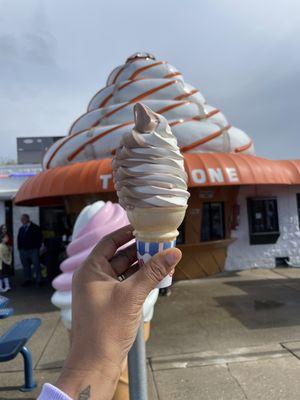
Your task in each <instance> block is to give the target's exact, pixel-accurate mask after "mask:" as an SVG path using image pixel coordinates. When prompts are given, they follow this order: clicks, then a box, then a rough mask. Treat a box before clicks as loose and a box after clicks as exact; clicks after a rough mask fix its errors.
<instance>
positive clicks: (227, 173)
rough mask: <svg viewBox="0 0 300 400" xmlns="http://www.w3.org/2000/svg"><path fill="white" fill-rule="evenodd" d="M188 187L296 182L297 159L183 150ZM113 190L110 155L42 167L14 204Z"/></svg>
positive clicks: (48, 201)
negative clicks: (274, 158) (108, 156)
mask: <svg viewBox="0 0 300 400" xmlns="http://www.w3.org/2000/svg"><path fill="white" fill-rule="evenodd" d="M184 158H185V168H186V171H187V173H188V177H189V187H197V186H228V185H274V184H278V185H293V184H300V160H290V161H273V160H267V159H265V158H260V157H255V156H250V155H245V154H232V153H202V154H201V153H198V154H187V153H186V154H185V155H184ZM111 191H114V186H113V180H112V169H111V159H110V158H107V159H104V160H93V161H87V162H83V163H77V164H72V165H69V166H65V167H57V168H52V169H48V170H45V171H43V172H41V173H39V174H38V175H36V176H34V177H32V178H30V179H28V180H27V181H26V182H25V183H24V184H23V186H22V187H21V188H20V190H19V191H18V193H17V195H16V198H15V203H16V204H18V205H32V206H33V205H46V204H51V205H54V204H58V203H61V202H62V200H63V197H65V196H74V195H78V194H92V193H99V192H111Z"/></svg>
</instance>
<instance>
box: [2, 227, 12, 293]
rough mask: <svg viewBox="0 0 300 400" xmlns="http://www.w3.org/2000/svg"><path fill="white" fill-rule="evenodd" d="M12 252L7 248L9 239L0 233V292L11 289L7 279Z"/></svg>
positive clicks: (9, 274) (9, 247) (9, 273)
mask: <svg viewBox="0 0 300 400" xmlns="http://www.w3.org/2000/svg"><path fill="white" fill-rule="evenodd" d="M11 263H12V250H11V246H9V237H8V235H7V234H6V233H0V292H7V291H8V290H10V289H11V287H10V282H9V277H10V276H11Z"/></svg>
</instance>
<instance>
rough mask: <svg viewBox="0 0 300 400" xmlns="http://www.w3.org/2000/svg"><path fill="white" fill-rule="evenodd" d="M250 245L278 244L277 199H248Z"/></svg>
mask: <svg viewBox="0 0 300 400" xmlns="http://www.w3.org/2000/svg"><path fill="white" fill-rule="evenodd" d="M248 220H249V235H250V244H269V243H276V241H277V239H278V237H279V235H280V232H279V223H278V209H277V199H276V198H274V197H272V198H250V199H248Z"/></svg>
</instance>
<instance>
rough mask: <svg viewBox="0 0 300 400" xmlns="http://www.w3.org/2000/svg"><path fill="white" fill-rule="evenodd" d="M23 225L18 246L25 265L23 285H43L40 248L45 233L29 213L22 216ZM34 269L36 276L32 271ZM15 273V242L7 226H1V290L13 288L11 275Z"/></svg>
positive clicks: (19, 233) (5, 290)
mask: <svg viewBox="0 0 300 400" xmlns="http://www.w3.org/2000/svg"><path fill="white" fill-rule="evenodd" d="M21 224H22V225H21V227H20V229H19V232H18V239H17V246H18V251H19V254H20V260H21V263H22V266H23V273H24V282H23V283H22V286H23V287H29V286H31V285H33V284H34V279H35V283H36V284H37V285H39V286H43V284H44V281H43V279H42V271H41V263H40V249H41V246H42V244H43V235H42V231H41V229H40V227H39V226H38V225H37V224H35V223H33V222H32V221H31V220H30V217H29V215H28V214H23V215H22V216H21ZM32 266H33V269H34V276H35V278H34V279H33V273H32ZM12 275H13V242H12V239H11V237H10V235H9V233H8V230H7V226H6V225H1V226H0V292H7V291H9V290H11V282H10V280H11V276H12Z"/></svg>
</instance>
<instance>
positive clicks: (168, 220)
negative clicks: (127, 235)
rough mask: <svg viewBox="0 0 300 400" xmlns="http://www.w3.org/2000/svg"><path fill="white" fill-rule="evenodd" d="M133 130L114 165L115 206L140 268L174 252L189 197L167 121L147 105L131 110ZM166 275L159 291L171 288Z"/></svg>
mask: <svg viewBox="0 0 300 400" xmlns="http://www.w3.org/2000/svg"><path fill="white" fill-rule="evenodd" d="M134 121H135V126H134V128H133V129H132V131H131V132H130V133H127V134H125V135H124V136H123V137H122V139H121V143H120V147H119V148H118V149H117V151H116V156H115V158H114V161H113V170H114V180H115V188H116V190H117V194H118V197H119V201H120V204H121V205H122V206H123V207H124V208H125V210H126V212H127V215H128V219H129V221H130V222H131V224H132V225H133V227H134V229H135V230H134V235H135V237H136V241H137V251H138V258H139V260H140V263H143V262H147V261H148V259H149V258H151V257H152V256H153V255H154V254H156V253H158V252H160V251H162V250H165V249H167V248H170V247H174V246H175V244H176V237H177V236H178V230H177V228H178V227H179V226H180V224H181V222H182V221H183V219H184V215H185V211H186V208H187V200H188V198H189V192H188V191H187V175H186V173H185V170H184V161H183V157H182V155H181V153H180V151H179V148H178V146H177V140H176V138H175V136H174V135H173V134H172V131H171V129H170V126H169V124H168V122H167V120H166V119H165V118H164V117H162V116H161V115H159V114H156V113H154V112H153V111H152V110H150V109H149V108H148V107H147V106H145V105H143V104H141V103H137V104H136V105H135V107H134ZM171 282H172V277H171V276H167V277H166V278H165V279H164V280H163V281H162V282H161V283H160V285H159V286H158V287H160V288H164V287H168V286H170V284H171Z"/></svg>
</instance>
